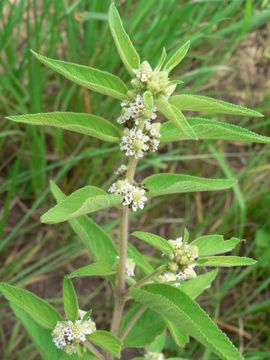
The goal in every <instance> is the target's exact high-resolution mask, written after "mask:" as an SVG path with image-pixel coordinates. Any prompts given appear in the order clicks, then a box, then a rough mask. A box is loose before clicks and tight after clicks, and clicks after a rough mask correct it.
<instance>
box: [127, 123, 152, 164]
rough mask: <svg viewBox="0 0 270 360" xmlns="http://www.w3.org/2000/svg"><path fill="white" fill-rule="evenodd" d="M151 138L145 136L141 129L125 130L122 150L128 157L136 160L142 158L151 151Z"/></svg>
mask: <svg viewBox="0 0 270 360" xmlns="http://www.w3.org/2000/svg"><path fill="white" fill-rule="evenodd" d="M148 141H149V136H148V135H145V134H144V133H143V131H142V130H141V129H137V128H133V129H130V130H129V129H128V128H126V129H125V130H124V136H123V137H122V140H121V143H120V149H121V150H122V151H124V153H125V155H126V156H134V157H135V159H139V158H142V157H143V155H144V153H145V152H146V151H148V150H149V145H148Z"/></svg>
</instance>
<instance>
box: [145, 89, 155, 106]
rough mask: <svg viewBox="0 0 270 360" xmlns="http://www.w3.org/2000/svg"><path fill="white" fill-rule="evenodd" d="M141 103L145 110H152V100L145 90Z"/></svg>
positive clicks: (149, 92) (150, 94) (149, 93)
mask: <svg viewBox="0 0 270 360" xmlns="http://www.w3.org/2000/svg"><path fill="white" fill-rule="evenodd" d="M143 103H144V105H145V107H146V108H147V109H149V110H152V109H153V106H154V100H153V96H152V93H151V91H149V90H147V91H145V92H144V93H143Z"/></svg>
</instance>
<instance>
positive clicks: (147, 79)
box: [131, 61, 176, 97]
mask: <svg viewBox="0 0 270 360" xmlns="http://www.w3.org/2000/svg"><path fill="white" fill-rule="evenodd" d="M133 71H134V74H135V76H136V78H135V79H133V80H132V81H131V84H132V86H133V87H134V88H135V89H136V90H139V91H145V90H149V91H151V93H152V94H153V95H164V96H166V97H170V96H171V95H172V93H173V92H174V90H175V89H176V85H175V84H174V83H172V82H170V81H169V74H168V72H167V71H160V69H156V70H154V71H153V70H152V68H151V66H150V64H149V63H148V62H147V61H144V62H142V63H141V65H140V67H139V69H135V70H133Z"/></svg>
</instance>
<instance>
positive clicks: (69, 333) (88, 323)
mask: <svg viewBox="0 0 270 360" xmlns="http://www.w3.org/2000/svg"><path fill="white" fill-rule="evenodd" d="M85 314H86V312H84V311H82V310H80V311H79V315H80V319H79V320H76V321H75V322H72V321H70V320H68V321H57V324H56V326H55V328H54V329H53V331H52V337H53V342H54V344H55V346H56V347H57V348H58V349H61V350H63V351H65V352H66V353H67V354H69V355H72V354H74V353H76V352H77V349H78V347H79V346H80V345H82V344H83V343H84V342H85V341H86V336H87V335H90V334H92V332H94V331H96V324H95V323H94V321H92V320H91V318H90V317H89V318H88V319H86V320H83V318H84V315H85Z"/></svg>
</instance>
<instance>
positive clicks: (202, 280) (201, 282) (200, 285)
mask: <svg viewBox="0 0 270 360" xmlns="http://www.w3.org/2000/svg"><path fill="white" fill-rule="evenodd" d="M217 273H218V269H216V270H213V271H209V272H207V273H205V274H202V275H199V276H197V277H195V278H194V279H190V280H188V281H185V282H182V283H181V285H180V290H181V291H183V292H184V293H185V294H187V295H188V296H189V297H191V298H192V299H195V298H196V297H197V296H199V295H200V294H201V293H202V292H203V291H204V290H205V289H207V288H209V287H210V285H211V283H212V282H213V281H214V280H215V278H216V276H217Z"/></svg>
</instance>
